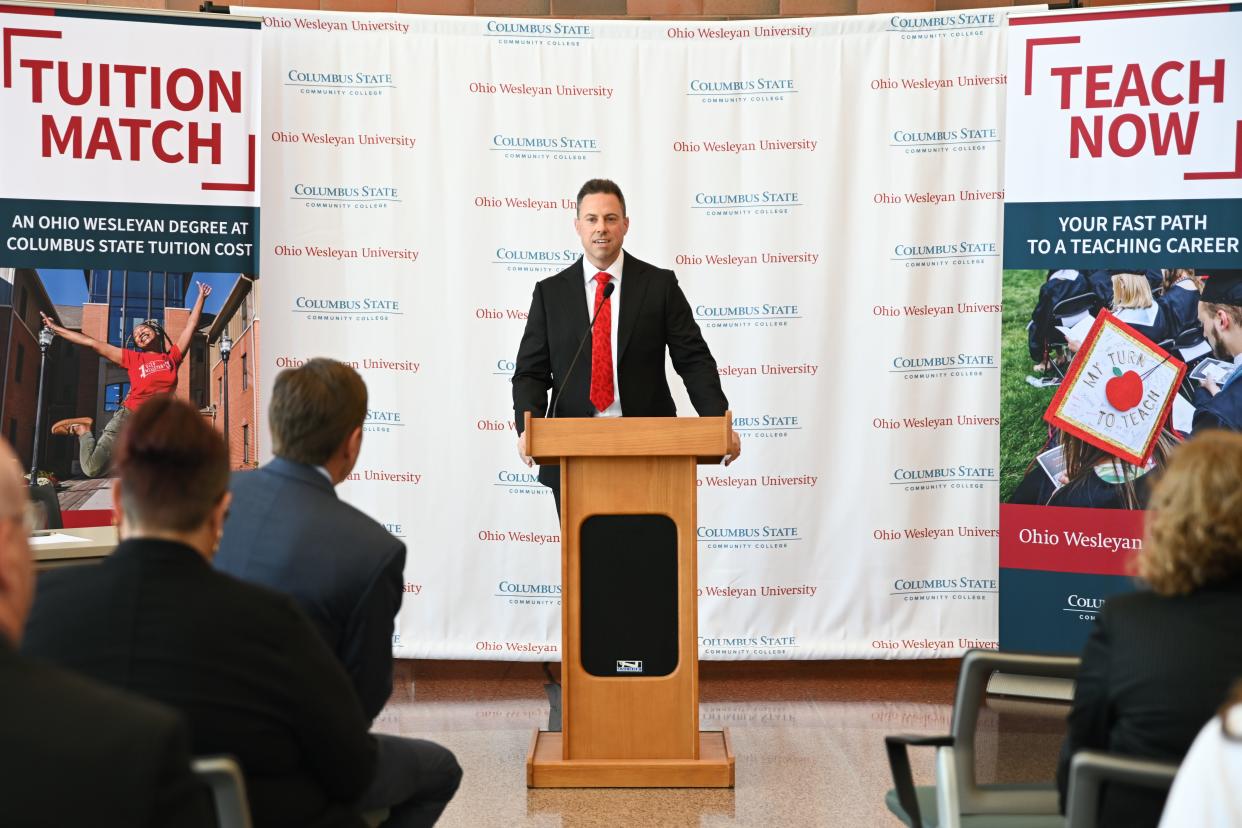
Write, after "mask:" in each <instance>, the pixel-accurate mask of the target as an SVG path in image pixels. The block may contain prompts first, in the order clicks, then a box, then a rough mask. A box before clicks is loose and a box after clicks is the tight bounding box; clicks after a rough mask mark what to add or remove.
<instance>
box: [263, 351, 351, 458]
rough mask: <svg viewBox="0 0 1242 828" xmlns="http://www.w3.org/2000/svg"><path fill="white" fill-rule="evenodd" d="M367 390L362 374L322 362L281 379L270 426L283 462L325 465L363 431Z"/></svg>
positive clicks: (283, 374)
mask: <svg viewBox="0 0 1242 828" xmlns="http://www.w3.org/2000/svg"><path fill="white" fill-rule="evenodd" d="M366 416H367V386H366V383H364V382H363V381H362V377H360V376H358V372H357V371H355V370H354V369H353V368H350V367H349V366H348V365H345V364H344V363H341V362H337V361H336V360H334V359H325V358H322V357H319V358H316V359H312V360H308V361H306V362H305V363H303V364H302V365H299V366H298V367H297V368H286V369H285V370H283V371H281V372H280V373H279V374H277V375H276V383H275V385H273V386H272V402H271V405H270V406H269V407H268V422H269V423H270V424H271V428H272V451H273V452H274V453H275V454H276V456H277V457H283V458H285V459H286V460H292V461H294V462H295V463H304V464H306V465H308V466H322V465H323V464H324V463H326V462H327V461H328V459H329V458H331V457H332V455H333V454H334V453H335V452H336V450H337V449H338V448H340V446H341V444H342V443H344V442H345V440H346V439H347V438H348V437H349V436H350V434H352V433H353V431H354V430H355V429H357V428H359V427H361V426H362V423H363V421H364V420H365V419H366Z"/></svg>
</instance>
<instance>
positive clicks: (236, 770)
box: [193, 756, 253, 828]
mask: <svg viewBox="0 0 1242 828" xmlns="http://www.w3.org/2000/svg"><path fill="white" fill-rule="evenodd" d="M193 768H194V773H195V774H196V775H198V776H199V777H201V778H202V779H203V780H204V781H205V782H206V783H207V784H208V786H210V787H211V798H212V801H213V802H214V803H215V806H216V825H218V826H219V828H253V824H252V823H251V821H250V805H249V804H248V802H247V800H246V780H245V779H244V778H243V777H242V772H241V767H240V766H239V765H238V764H237V761H236V760H235V759H233V757H231V756H205V757H203V758H201V759H195V760H194V762H193Z"/></svg>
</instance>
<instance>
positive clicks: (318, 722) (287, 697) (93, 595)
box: [23, 540, 376, 828]
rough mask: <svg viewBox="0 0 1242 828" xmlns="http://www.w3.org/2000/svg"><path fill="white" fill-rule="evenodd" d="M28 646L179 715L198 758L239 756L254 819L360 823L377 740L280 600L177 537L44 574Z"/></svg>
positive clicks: (339, 677) (342, 678)
mask: <svg viewBox="0 0 1242 828" xmlns="http://www.w3.org/2000/svg"><path fill="white" fill-rule="evenodd" d="M23 650H24V651H25V652H27V653H28V654H30V655H33V656H37V657H41V658H45V659H48V660H50V661H55V662H57V663H58V664H60V665H62V666H64V667H67V668H69V669H72V670H75V671H77V672H79V673H83V674H85V675H87V676H90V677H91V678H94V679H98V680H100V681H103V682H105V683H107V684H111V685H113V686H115V687H120V688H124V689H127V690H132V691H134V692H136V693H139V694H141V695H144V696H147V697H148V698H152V699H155V700H157V701H159V702H162V703H164V704H166V705H168V706H169V707H172V708H174V709H176V710H179V711H180V712H181V713H182V714H184V716H185V718H186V721H187V722H188V723H189V726H190V738H191V742H192V745H193V750H194V752H195V753H196V754H199V755H204V754H215V753H229V754H232V755H233V756H235V757H237V760H238V762H239V763H240V764H241V766H242V771H243V772H244V773H245V777H246V789H247V793H248V794H249V797H250V809H251V812H252V814H253V816H254V819H255V824H256V825H257V826H289V828H294V826H297V827H298V828H309V826H316V828H319V827H320V826H357V825H360V822H359V819H358V814H357V811H356V809H355V807H354V803H355V802H356V801H357V800H358V798H359V797H360V796H361V795H362V793H363V792H364V791H365V790H366V788H367V786H368V785H369V784H370V782H371V779H372V777H373V776H374V773H375V761H376V758H375V757H376V746H375V740H374V738H373V737H371V736H370V734H369V733H368V732H367V729H368V722H367V720H366V719H365V718H364V716H363V713H362V708H361V706H360V705H359V703H358V698H357V695H356V694H355V693H354V689H353V687H352V686H351V685H350V683H349V677H348V676H346V675H345V671H344V670H343V669H342V668H341V665H340V664H339V663H338V662H337V660H336V657H335V656H333V655H332V652H331V651H330V650H329V649H328V648H327V647H326V646H325V645H324V643H323V641H322V640H320V638H319V635H318V633H317V632H316V631H315V629H314V627H312V626H311V624H310V622H309V621H307V620H306V618H305V617H304V616H303V615H302V613H301V612H299V611H298V608H297V607H296V606H294V604H293V602H292V601H291V600H290V599H289V598H287V597H285V596H283V595H279V594H277V593H275V592H271V591H269V590H267V589H263V588H262V587H257V586H252V585H251V584H246V583H242V582H241V581H238V580H237V579H235V578H232V577H230V576H228V575H225V574H223V573H220V572H216V571H215V570H213V569H212V568H211V567H210V566H209V565H208V563H207V561H205V560H204V559H203V558H202V556H201V555H199V554H198V553H197V552H195V551H194V550H193V549H190V548H189V547H186V546H182V545H181V544H177V543H170V542H167V541H156V540H129V541H125V542H123V543H122V544H121V545H120V546H118V547H117V548H116V551H115V552H113V553H112V555H111V556H110V557H109V558H108V559H107V560H105V561H104V562H103V563H101V564H98V565H96V566H82V567H72V568H67V569H57V570H54V571H52V572H47V573H45V574H43V575H40V577H39V589H38V593H37V596H36V599H35V606H34V609H33V611H32V613H31V615H30V621H29V623H28V624H27V627H26V637H25V640H24V644H23ZM89 732H90V731H89V729H87V730H86V732H85V734H84V738H86V737H88V736H89ZM116 761H124V759H123V758H122V757H117V760H116Z"/></svg>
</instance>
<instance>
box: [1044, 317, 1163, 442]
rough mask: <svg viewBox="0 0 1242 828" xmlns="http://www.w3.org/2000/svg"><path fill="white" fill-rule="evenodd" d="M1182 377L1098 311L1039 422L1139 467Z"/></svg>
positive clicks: (1157, 351)
mask: <svg viewBox="0 0 1242 828" xmlns="http://www.w3.org/2000/svg"><path fill="white" fill-rule="evenodd" d="M1185 373H1186V365H1185V363H1183V362H1182V361H1181V360H1178V359H1176V358H1174V357H1173V356H1172V355H1171V354H1169V353H1166V352H1165V351H1164V350H1162V349H1161V348H1160V347H1159V346H1158V345H1156V344H1155V343H1154V342H1152V341H1151V340H1150V339H1148V338H1147V337H1145V336H1143V335H1142V334H1140V333H1139V332H1138V331H1136V330H1134V328H1131V327H1130V326H1129V325H1127V324H1126V323H1124V322H1122V321H1120V320H1119V319H1118V318H1117V317H1116V316H1114V315H1113V314H1112V313H1110V312H1109V311H1107V310H1102V311H1100V315H1099V316H1098V317H1097V318H1096V320H1095V324H1094V325H1092V326H1091V331H1090V332H1089V333H1088V334H1087V338H1086V339H1084V340H1083V343H1082V347H1081V348H1079V349H1078V353H1077V354H1076V355H1075V356H1074V361H1073V362H1072V363H1070V369H1069V372H1068V373H1067V374H1066V375H1065V380H1064V381H1063V382H1062V383H1061V386H1060V388H1058V389H1057V393H1056V396H1054V397H1053V398H1052V404H1051V405H1049V406H1048V410H1047V411H1045V412H1044V419H1045V420H1047V421H1048V422H1049V423H1051V424H1052V425H1054V426H1056V427H1057V428H1060V429H1062V430H1063V431H1066V432H1068V433H1070V434H1073V435H1075V436H1077V437H1080V438H1081V439H1083V440H1084V441H1086V442H1087V443H1090V444H1091V445H1093V446H1096V447H1098V448H1101V449H1103V450H1104V451H1107V452H1108V453H1109V454H1112V455H1114V456H1116V457H1120V458H1121V459H1122V460H1124V461H1126V462H1127V463H1131V464H1133V465H1135V466H1142V465H1145V464H1146V463H1147V461H1148V460H1149V459H1150V458H1151V453H1152V450H1153V449H1154V448H1155V446H1156V438H1158V437H1159V436H1160V428H1161V426H1163V425H1164V422H1165V420H1166V419H1167V418H1168V416H1169V407H1170V406H1171V405H1172V404H1173V397H1174V396H1175V395H1176V392H1177V388H1178V386H1179V385H1180V384H1181V381H1182V376H1183V375H1184V374H1185Z"/></svg>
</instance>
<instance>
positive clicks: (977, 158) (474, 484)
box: [247, 10, 1007, 660]
mask: <svg viewBox="0 0 1242 828" xmlns="http://www.w3.org/2000/svg"><path fill="white" fill-rule="evenodd" d="M247 11H248V13H253V12H252V11H251V10H247ZM260 13H264V14H266V18H265V28H264V38H265V41H264V43H265V52H264V57H263V61H264V63H263V65H264V72H265V78H266V80H265V88H264V112H263V120H264V125H263V132H264V140H263V153H264V156H263V169H264V177H263V182H262V189H263V192H262V197H263V204H264V216H263V220H264V221H263V228H262V247H263V250H262V270H261V272H262V275H263V276H262V281H263V291H262V306H261V315H262V319H263V349H262V365H261V370H260V376H261V378H262V380H261V383H262V384H261V393H263V394H264V395H266V391H267V389H268V388H270V385H271V382H272V379H273V377H274V375H275V373H276V372H277V371H278V370H279V369H281V368H283V367H286V366H289V365H296V364H298V362H299V361H301V360H305V359H307V358H310V357H312V356H317V355H327V356H332V357H335V358H338V359H342V360H346V361H349V362H351V363H352V364H354V365H355V366H356V367H357V368H358V369H359V371H360V372H361V373H362V375H363V377H364V378H365V379H366V382H367V385H368V387H369V388H370V393H371V405H370V408H371V409H372V410H371V411H370V413H369V417H368V422H367V430H366V431H367V433H366V438H365V441H364V446H363V454H362V458H361V461H360V462H359V465H358V468H357V469H356V471H355V475H354V477H353V479H351V480H350V481H349V482H347V483H346V484H344V485H342V487H341V493H342V496H343V497H345V498H347V499H348V500H349V501H351V502H353V503H355V504H357V505H358V506H359V507H361V508H363V509H364V510H366V511H367V512H368V513H370V514H371V515H373V516H374V517H375V518H376V519H377V520H379V521H381V522H382V523H384V524H386V525H387V526H388V527H389V528H390V529H391V531H392V532H394V533H395V534H396V535H398V536H400V537H402V538H403V539H404V540H405V542H406V545H407V546H408V548H409V559H408V565H407V570H406V578H407V583H406V600H405V606H404V608H403V610H402V613H401V616H400V618H399V623H398V630H397V632H398V635H397V636H396V640H394V650H395V652H396V653H397V655H400V656H407V657H420V658H421V657H430V658H488V659H533V660H556V659H558V658H559V653H558V650H559V642H560V630H559V624H560V583H559V577H560V560H559V554H560V552H559V546H558V542H559V536H558V523H557V519H556V514H555V512H554V509H553V504H552V498H551V496H550V495H549V494H548V493H547V492H546V490H545V489H543V488H542V487H540V486H539V485H538V483H537V482H536V480H535V477H534V474H533V470H528V469H527V468H526V467H524V466H523V465H522V464H521V463H520V462H519V460H518V457H517V454H516V451H515V436H516V435H515V432H514V428H513V425H512V422H511V421H512V405H511V399H510V387H509V377H510V376H511V374H512V372H513V358H514V355H515V354H516V351H517V345H518V340H519V338H520V336H521V333H522V329H523V325H524V321H525V316H526V312H527V309H528V307H529V302H530V296H531V289H532V287H533V284H534V283H535V282H536V281H537V280H539V279H542V278H545V277H547V276H550V275H552V274H554V273H556V272H557V271H559V270H561V269H562V268H564V267H565V266H566V265H568V264H570V263H571V262H573V261H574V260H575V259H576V258H577V256H578V255H579V252H580V250H579V245H578V240H577V237H576V235H575V233H574V229H573V225H572V221H573V217H574V211H573V207H574V196H575V194H576V192H577V189H578V187H579V185H580V184H581V183H582V182H583V181H585V180H586V179H589V178H593V177H608V178H612V179H615V180H616V181H617V182H618V183H619V184H620V185H621V187H622V188H623V189H624V191H625V193H626V200H627V202H628V211H629V215H630V218H631V225H630V234H629V236H628V238H627V245H626V246H627V249H628V250H629V251H631V252H632V253H633V254H634V255H636V256H638V257H639V258H642V259H645V260H647V261H651V262H654V263H658V264H661V265H664V266H666V267H672V268H674V269H675V270H676V272H677V275H678V278H679V279H680V281H681V282H682V285H683V287H684V289H685V292H686V294H687V296H688V297H689V299H690V302H691V305H692V306H693V308H694V312H695V316H696V317H697V319H698V322H699V325H700V326H701V327H702V328H703V333H704V336H705V337H706V339H707V341H708V344H709V345H710V346H711V348H712V351H713V353H714V354H715V356H716V359H717V362H718V363H719V366H720V372H721V381H722V383H723V385H724V389H725V392H726V394H727V395H728V397H729V401H730V404H731V408H732V410H733V414H734V417H735V418H736V419H735V424H736V426H737V428H738V429H739V430H740V431H741V433H742V435H743V437H744V454H743V457H742V459H741V460H740V461H739V462H738V463H736V464H734V465H733V466H731V467H729V468H728V469H725V468H721V467H701V468H700V474H699V514H700V521H701V524H702V525H701V526H700V527H699V539H700V547H699V560H700V575H699V582H700V585H701V598H700V622H699V631H700V635H701V640H700V655H701V656H702V657H703V658H706V659H784V658H914V657H928V656H948V655H954V654H958V653H960V652H961V650H962V649H964V648H966V647H972V646H995V639H996V619H997V607H996V579H997V557H996V556H997V531H996V526H997V502H996V501H997V489H996V485H997V478H996V466H997V422H998V420H997V414H998V411H997V409H998V400H997V373H996V372H997V369H998V365H999V356H998V347H999V345H998V342H999V325H1000V299H999V275H1000V259H999V255H998V254H999V243H1000V238H1001V236H1000V218H1001V210H1000V205H1001V199H1002V197H1003V183H1002V154H1001V141H1002V137H1003V136H1002V135H1001V128H1002V125H1003V122H1004V117H1003V102H1004V97H1005V85H1006V81H1007V78H1006V76H1005V55H1004V46H1005V38H1004V27H1005V14H1006V12H1004V11H999V10H982V11H980V10H972V11H968V12H961V13H950V14H938V15H891V16H882V17H879V16H877V17H852V18H839V19H818V20H778V21H745V22H729V23H698V22H696V23H672V22H629V21H624V22H622V21H618V22H613V21H556V20H505V19H486V18H452V17H414V16H403V15H391V16H374V15H367V16H354V15H346V14H327V13H322V14H320V13H301V12H298V13H293V12H277V11H272V12H260ZM672 382H673V384H674V387H675V389H676V390H677V392H679V393H680V396H679V409H680V410H681V412H682V413H683V414H693V409H692V408H691V407H690V405H689V403H688V401H687V400H686V398H685V394H684V390H683V389H682V388H681V386H680V383H679V382H678V381H677V380H676V378H673V380H672ZM633 601H634V611H635V612H636V613H638V612H642V607H643V596H642V595H641V594H637V595H634V596H633Z"/></svg>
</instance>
